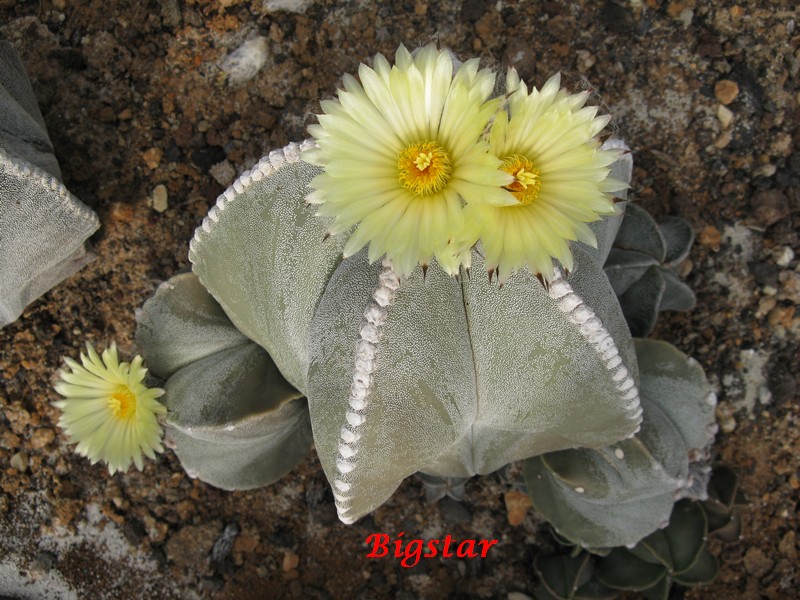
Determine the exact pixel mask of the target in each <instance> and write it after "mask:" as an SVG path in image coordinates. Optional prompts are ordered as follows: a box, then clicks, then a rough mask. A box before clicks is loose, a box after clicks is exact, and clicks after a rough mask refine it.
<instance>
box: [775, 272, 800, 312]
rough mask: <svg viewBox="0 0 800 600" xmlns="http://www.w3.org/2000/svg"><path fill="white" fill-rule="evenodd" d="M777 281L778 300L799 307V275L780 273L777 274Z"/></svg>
mask: <svg viewBox="0 0 800 600" xmlns="http://www.w3.org/2000/svg"><path fill="white" fill-rule="evenodd" d="M778 280H779V281H780V283H781V287H780V290H779V291H778V300H788V301H789V302H791V303H793V304H795V305H800V273H797V272H796V271H781V272H780V273H779V274H778Z"/></svg>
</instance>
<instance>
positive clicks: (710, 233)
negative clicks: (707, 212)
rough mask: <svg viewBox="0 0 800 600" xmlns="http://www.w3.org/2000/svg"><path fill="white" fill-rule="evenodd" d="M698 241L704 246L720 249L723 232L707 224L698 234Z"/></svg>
mask: <svg viewBox="0 0 800 600" xmlns="http://www.w3.org/2000/svg"><path fill="white" fill-rule="evenodd" d="M697 241H698V242H700V243H701V244H702V245H703V246H709V247H710V248H711V249H712V250H719V244H720V242H721V241H722V233H720V231H719V229H717V228H716V227H714V226H713V225H706V226H705V227H703V230H702V231H701V232H700V235H698V236H697Z"/></svg>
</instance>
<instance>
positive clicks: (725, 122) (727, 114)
mask: <svg viewBox="0 0 800 600" xmlns="http://www.w3.org/2000/svg"><path fill="white" fill-rule="evenodd" d="M717 119H719V122H720V123H722V127H724V128H725V129H727V128H728V127H730V124H731V122H732V121H733V112H731V110H730V109H729V108H725V106H723V105H722V104H720V105H719V106H718V107H717Z"/></svg>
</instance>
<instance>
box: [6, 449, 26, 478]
mask: <svg viewBox="0 0 800 600" xmlns="http://www.w3.org/2000/svg"><path fill="white" fill-rule="evenodd" d="M9 464H10V465H11V466H12V467H13V468H15V469H16V470H17V471H19V472H20V473H24V472H25V471H27V470H28V455H27V454H25V453H24V452H17V453H16V454H15V455H14V456H12V457H11V460H10V461H9Z"/></svg>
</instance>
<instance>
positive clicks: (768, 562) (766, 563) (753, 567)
mask: <svg viewBox="0 0 800 600" xmlns="http://www.w3.org/2000/svg"><path fill="white" fill-rule="evenodd" d="M774 564H775V562H774V561H773V560H772V559H771V558H769V557H768V556H767V555H766V554H764V551H763V550H762V549H761V548H750V550H748V551H747V554H745V555H744V568H745V570H746V571H747V572H748V573H750V574H751V575H755V576H756V577H761V576H762V575H766V574H767V573H769V572H770V570H772V566H773V565H774Z"/></svg>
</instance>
